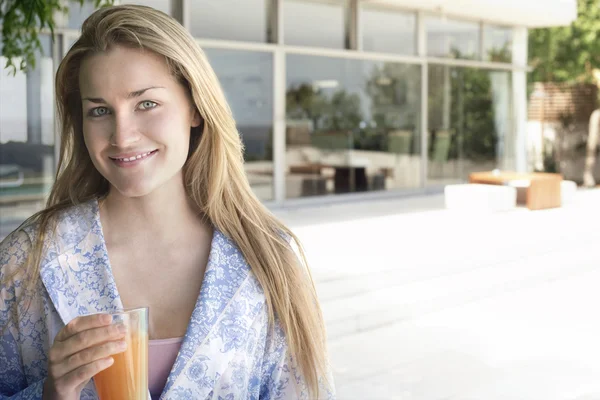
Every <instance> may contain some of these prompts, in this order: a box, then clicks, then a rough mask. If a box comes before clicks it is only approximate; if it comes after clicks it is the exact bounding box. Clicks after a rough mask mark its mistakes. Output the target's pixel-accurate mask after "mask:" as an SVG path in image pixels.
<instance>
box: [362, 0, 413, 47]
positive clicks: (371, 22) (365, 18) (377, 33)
mask: <svg viewBox="0 0 600 400" xmlns="http://www.w3.org/2000/svg"><path fill="white" fill-rule="evenodd" d="M360 21H361V23H362V30H361V31H362V35H363V49H364V50H366V51H377V52H385V53H396V54H411V55H412V54H415V47H416V14H415V13H402V12H398V11H390V10H387V9H380V8H373V7H370V6H368V5H366V4H365V5H363V9H362V15H361V19H360Z"/></svg>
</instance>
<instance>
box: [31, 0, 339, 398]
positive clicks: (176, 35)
mask: <svg viewBox="0 0 600 400" xmlns="http://www.w3.org/2000/svg"><path fill="white" fill-rule="evenodd" d="M117 45H118V46H125V47H129V48H138V49H139V48H141V49H145V50H148V51H151V52H153V53H156V54H158V55H159V56H161V57H164V59H165V61H166V63H167V65H168V67H169V70H170V72H171V73H172V74H173V76H174V77H175V78H176V79H177V80H178V81H179V82H180V83H181V84H182V85H183V86H184V87H185V88H186V90H187V91H188V94H189V96H190V98H191V100H192V102H193V105H194V106H195V107H196V109H197V110H198V112H199V114H200V116H201V117H202V120H203V123H202V124H201V125H200V127H198V128H191V129H192V131H191V140H190V142H191V148H190V152H189V155H188V159H187V161H186V163H185V165H184V167H183V168H184V170H183V172H184V173H183V175H184V183H185V188H186V192H187V195H188V196H189V197H190V198H191V199H192V200H193V201H194V203H195V204H196V206H197V207H198V208H199V209H200V210H201V212H202V213H203V214H204V215H206V216H207V217H208V218H209V219H210V222H211V223H212V224H213V225H214V226H215V227H216V228H217V229H219V230H220V231H221V232H223V233H224V234H225V235H227V236H228V237H230V238H231V239H232V240H233V241H234V242H235V243H236V244H237V245H238V246H239V248H240V250H241V252H242V253H243V255H244V257H245V258H246V260H247V262H248V264H249V265H250V268H251V270H252V272H253V274H254V275H255V277H256V278H257V280H258V282H259V283H260V285H261V286H262V289H263V290H264V293H265V297H266V304H267V308H268V315H269V325H270V328H273V324H274V321H275V319H276V318H277V319H278V320H279V322H280V324H281V327H282V329H283V331H284V332H285V334H286V337H287V342H288V346H289V350H290V356H291V357H292V360H293V362H294V364H295V365H296V366H297V367H298V368H299V370H300V373H301V374H302V375H303V376H304V379H305V381H306V384H307V387H308V390H309V393H310V397H311V398H315V397H318V391H319V378H320V377H321V376H323V377H324V376H325V371H326V369H327V367H326V363H327V358H326V344H325V328H324V324H323V318H322V314H321V310H320V308H319V305H318V300H317V295H316V290H315V287H314V283H313V280H312V277H311V275H310V271H309V270H308V268H307V266H306V260H305V257H304V253H303V251H302V249H301V246H300V245H299V242H298V239H297V237H296V236H295V235H294V234H293V233H292V232H291V231H290V230H289V229H288V228H287V227H286V226H284V225H283V224H282V223H281V222H280V221H278V220H277V219H276V218H275V217H274V216H273V215H272V214H271V213H270V212H269V211H268V210H267V209H266V208H265V207H264V206H263V204H262V203H261V202H260V201H259V200H258V199H257V197H256V196H255V195H254V194H253V192H252V190H251V188H250V185H249V183H248V180H247V178H246V174H245V170H244V160H243V145H242V142H241V139H240V136H239V134H238V131H237V129H236V124H235V121H234V118H233V116H232V112H231V110H230V108H229V105H228V104H227V102H226V100H225V96H224V94H223V91H222V89H221V87H220V85H219V82H218V79H217V77H216V75H215V73H214V71H213V69H212V68H211V66H210V65H209V63H208V61H207V58H206V56H205V55H204V52H203V51H202V49H201V48H200V47H199V46H198V44H197V43H196V42H195V40H194V39H193V37H192V36H191V35H190V34H189V33H188V32H187V31H186V30H185V29H184V28H183V27H182V26H181V25H180V24H179V23H178V22H177V21H175V20H174V19H173V18H171V17H169V16H167V15H165V14H163V13H162V12H159V11H156V10H154V9H152V8H149V7H144V6H134V5H122V6H115V7H107V8H101V9H99V10H97V11H96V12H95V13H94V14H92V15H91V16H90V17H89V18H88V19H87V20H86V21H85V22H84V24H83V26H82V34H81V37H80V38H79V40H77V42H75V44H74V45H73V47H72V48H71V49H70V50H69V52H68V53H67V55H66V56H65V57H64V59H63V60H62V62H61V63H60V66H59V68H58V71H57V75H56V99H57V108H58V114H59V118H60V122H61V145H60V158H59V164H58V171H57V176H56V180H55V183H54V185H53V187H52V190H51V192H50V195H49V198H48V202H47V205H46V208H45V209H44V210H42V211H40V212H39V213H37V214H36V215H34V216H33V217H32V218H31V219H30V220H29V221H28V222H29V223H33V222H35V223H36V224H37V226H38V228H37V232H38V234H37V236H36V238H35V239H34V241H33V244H32V249H31V251H30V254H29V257H28V259H27V261H26V265H25V267H26V268H27V269H26V270H27V271H28V272H29V273H30V275H29V274H28V275H29V276H33V277H38V276H39V268H40V262H41V260H42V257H43V251H44V243H45V241H46V240H47V239H48V235H51V233H50V232H51V231H52V229H51V228H50V227H51V225H52V224H54V223H55V221H56V216H57V214H58V213H59V212H60V211H61V210H64V209H66V208H69V207H72V206H73V205H77V204H80V203H83V202H86V201H88V200H91V199H94V198H102V197H104V196H106V195H107V193H108V190H109V184H108V182H107V181H106V179H105V178H104V177H103V176H102V175H101V174H100V173H99V172H98V171H97V170H96V169H95V167H94V166H93V164H92V160H91V158H90V156H89V153H88V151H87V149H86V146H85V143H84V140H83V128H82V106H81V96H80V90H79V80H78V77H79V70H80V67H81V63H82V61H83V60H84V59H85V58H86V57H89V56H90V55H92V54H95V53H98V52H104V51H107V50H108V49H110V48H111V46H117ZM288 240H289V241H288ZM290 241H291V243H295V244H296V245H298V247H299V248H300V256H299V257H298V256H297V255H296V253H295V252H294V250H293V249H292V247H291V244H290ZM30 284H31V287H34V285H35V284H36V282H35V279H34V280H31V281H30Z"/></svg>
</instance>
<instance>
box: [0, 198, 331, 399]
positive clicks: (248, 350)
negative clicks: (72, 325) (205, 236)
mask: <svg viewBox="0 0 600 400" xmlns="http://www.w3.org/2000/svg"><path fill="white" fill-rule="evenodd" d="M36 234H37V233H36V229H35V227H31V226H30V227H26V228H24V229H22V230H19V231H15V232H13V233H12V234H10V235H9V236H8V237H7V238H6V239H5V240H4V241H3V242H2V243H1V244H0V281H1V282H3V281H5V280H6V278H7V277H11V279H10V280H9V282H10V283H9V284H5V285H4V286H0V328H1V329H0V335H1V336H0V399H15V400H16V399H19V400H26V399H41V398H42V389H43V383H44V380H45V379H46V376H47V373H48V371H47V364H48V350H49V349H50V347H51V346H52V343H53V341H54V337H55V336H56V335H57V334H58V332H59V331H60V329H62V328H63V327H64V326H65V324H67V323H69V321H71V320H72V319H74V318H76V317H78V316H80V315H86V314H93V313H99V312H110V311H114V310H117V309H120V308H122V303H121V300H120V297H119V294H118V292H117V288H116V285H115V281H114V278H113V275H112V272H111V268H110V264H109V261H108V254H107V250H106V244H105V241H104V236H103V234H102V226H101V224H100V217H99V210H98V202H97V201H95V200H94V201H90V202H88V203H84V204H81V205H78V206H74V207H72V208H70V209H68V210H66V211H63V212H62V213H61V215H60V218H59V221H58V224H57V227H56V230H55V231H54V233H53V234H52V235H51V236H50V237H52V238H53V239H51V240H48V242H47V243H45V250H44V257H43V261H42V263H41V266H40V271H39V273H40V276H41V279H38V284H37V286H36V287H34V288H28V282H30V277H27V276H26V275H25V272H24V270H23V269H22V268H19V267H20V266H22V264H23V262H24V260H25V258H26V257H27V255H28V253H29V251H30V248H31V243H32V240H33V238H34V237H35V235H36ZM268 322H269V321H268V314H267V310H266V302H265V296H264V293H263V291H262V288H261V286H260V285H259V283H258V281H257V280H256V278H255V277H254V275H253V274H252V272H251V270H250V267H249V265H248V263H247V262H246V260H245V259H244V257H243V255H242V253H241V252H240V250H239V248H238V247H237V246H236V245H235V243H233V242H232V241H231V240H230V239H229V238H228V237H226V236H225V235H224V234H223V233H221V232H219V231H218V230H215V232H214V235H213V239H212V244H211V251H210V256H209V260H208V265H207V268H206V272H205V276H204V278H203V282H202V288H201V290H200V294H199V297H198V299H197V302H196V305H195V308H194V311H193V313H192V316H191V319H190V322H189V325H188V328H187V332H186V335H185V338H184V340H183V343H182V345H181V349H180V351H179V354H178V355H177V359H176V360H175V363H174V365H173V368H172V370H171V373H170V375H169V378H168V380H167V383H166V386H165V388H164V391H163V393H162V395H161V397H160V399H161V400H175V399H182V400H183V399H186V400H187V399H213V400H233V399H235V400H237V399H308V396H307V394H306V393H307V390H306V385H305V383H304V380H303V378H302V377H301V376H300V375H299V373H298V370H297V368H295V365H294V362H293V360H292V359H291V357H290V356H289V353H288V347H287V343H286V338H285V335H284V333H283V330H282V329H281V326H280V325H279V323H277V321H275V324H273V325H272V327H271V328H269V323H268ZM320 381H321V385H320V388H321V389H320V394H321V395H320V397H322V398H326V399H333V398H334V397H335V394H334V391H333V384H332V378H331V374H330V373H329V374H328V376H327V377H323V378H322V379H321V380H320ZM81 398H82V399H97V394H96V390H95V387H94V384H93V380H92V381H90V382H89V383H88V385H87V386H86V387H85V389H84V390H83V392H82V394H81ZM148 398H149V399H150V395H149V394H148Z"/></svg>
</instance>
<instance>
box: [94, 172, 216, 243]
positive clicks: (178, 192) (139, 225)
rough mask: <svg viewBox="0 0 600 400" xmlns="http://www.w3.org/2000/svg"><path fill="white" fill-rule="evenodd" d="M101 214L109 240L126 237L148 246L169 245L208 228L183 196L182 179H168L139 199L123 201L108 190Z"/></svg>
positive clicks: (195, 208) (191, 202)
mask: <svg viewBox="0 0 600 400" xmlns="http://www.w3.org/2000/svg"><path fill="white" fill-rule="evenodd" d="M101 210H102V211H103V213H102V214H103V215H102V217H103V219H104V220H105V222H106V224H105V225H106V229H107V230H109V231H110V234H111V236H112V237H113V238H117V237H121V236H126V237H129V238H132V237H139V238H152V242H155V241H156V240H157V239H165V240H168V241H171V240H177V239H178V238H180V237H182V236H185V235H189V234H192V233H193V232H198V230H199V229H200V230H202V231H206V229H207V228H209V224H208V223H206V222H205V221H204V220H203V219H202V217H201V213H200V211H199V210H198V208H197V207H196V205H195V204H194V203H193V201H192V200H191V199H190V198H189V197H188V196H187V194H186V193H185V188H184V185H183V181H182V179H172V180H171V182H169V183H167V184H165V185H163V186H162V187H161V188H158V189H156V190H155V191H153V192H152V193H150V194H148V195H146V196H142V197H125V196H123V195H122V194H120V193H119V192H118V191H117V190H116V189H111V190H110V192H109V194H108V196H107V197H106V199H105V200H104V201H103V203H102V206H101ZM103 225H104V223H103Z"/></svg>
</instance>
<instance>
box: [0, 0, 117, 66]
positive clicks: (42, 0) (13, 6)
mask: <svg viewBox="0 0 600 400" xmlns="http://www.w3.org/2000/svg"><path fill="white" fill-rule="evenodd" d="M87 1H88V2H90V1H91V0H87ZM72 2H77V3H79V4H80V5H83V4H84V3H85V2H86V0H75V1H72ZM93 3H94V6H95V7H96V8H98V7H101V6H105V5H112V4H113V3H114V0H93ZM67 4H68V3H67V1H64V0H2V2H1V4H0V25H1V26H2V31H1V34H0V39H1V42H0V45H1V46H2V50H1V52H0V54H1V55H2V56H3V57H5V58H6V59H7V61H6V64H5V65H4V68H8V69H10V70H11V72H12V74H13V75H14V74H15V73H16V72H17V71H19V70H23V71H24V70H27V69H28V68H33V67H35V59H36V55H37V54H38V53H39V52H41V51H42V44H41V42H40V37H39V35H40V33H41V32H42V31H48V32H49V33H50V35H51V36H52V38H54V29H55V27H56V23H55V18H56V17H57V16H59V14H60V13H62V14H64V15H65V16H67V15H68V12H69V7H68V5H67Z"/></svg>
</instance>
